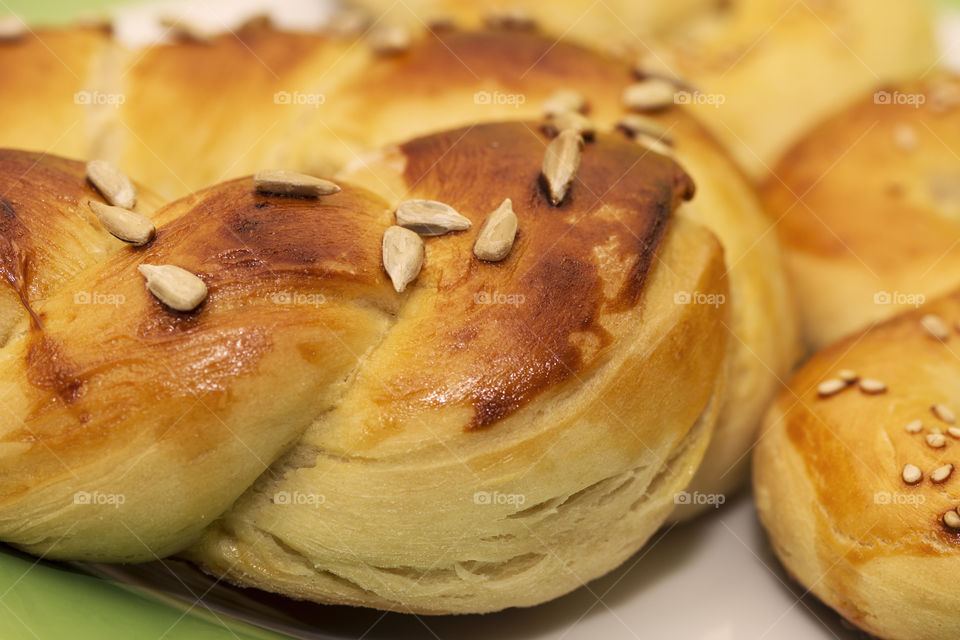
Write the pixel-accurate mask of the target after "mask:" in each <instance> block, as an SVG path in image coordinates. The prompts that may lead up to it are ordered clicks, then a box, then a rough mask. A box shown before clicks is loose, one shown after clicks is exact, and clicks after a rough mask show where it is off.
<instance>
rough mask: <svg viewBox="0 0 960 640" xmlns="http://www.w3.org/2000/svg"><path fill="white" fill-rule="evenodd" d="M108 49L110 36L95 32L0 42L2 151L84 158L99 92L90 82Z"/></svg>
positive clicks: (54, 32) (46, 32) (51, 32)
mask: <svg viewBox="0 0 960 640" xmlns="http://www.w3.org/2000/svg"><path fill="white" fill-rule="evenodd" d="M109 46H110V35H109V33H108V32H107V31H106V30H105V29H102V28H95V27H75V28H70V29H33V30H32V31H30V32H28V33H26V34H24V35H23V36H22V37H20V38H16V39H12V40H4V41H3V42H0V68H2V69H3V82H0V146H4V147H15V148H19V149H28V150H31V151H42V152H48V153H57V154H61V155H64V156H67V157H72V158H85V157H86V156H88V155H89V152H90V144H91V140H90V126H89V125H88V118H89V116H90V114H91V112H92V110H93V109H94V106H93V105H92V102H96V99H97V97H96V96H94V95H93V92H94V91H95V90H97V89H101V92H102V87H99V86H97V85H96V84H95V83H94V82H92V78H93V76H94V75H95V74H96V73H97V71H98V69H99V67H100V64H101V61H102V59H103V57H104V56H105V55H106V51H107V49H108V48H109ZM104 97H105V96H104ZM40 114H42V116H41V115H40Z"/></svg>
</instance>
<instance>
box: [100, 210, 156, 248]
mask: <svg viewBox="0 0 960 640" xmlns="http://www.w3.org/2000/svg"><path fill="white" fill-rule="evenodd" d="M89 205H90V209H91V210H92V211H93V213H94V214H95V215H96V216H97V219H98V220H99V221H100V224H101V225H102V226H103V228H104V229H106V230H107V231H109V232H110V233H112V234H113V235H114V236H116V237H117V238H119V239H121V240H123V241H124V242H129V243H130V244H132V245H135V246H141V245H145V244H147V243H148V242H150V241H151V240H153V236H154V234H155V233H156V231H157V229H156V227H154V226H153V222H151V221H150V218H148V217H146V216H142V215H140V214H139V213H135V212H133V211H130V210H129V209H124V208H123V207H113V206H110V205H108V204H103V203H102V202H97V201H96V200H91V201H90V202H89Z"/></svg>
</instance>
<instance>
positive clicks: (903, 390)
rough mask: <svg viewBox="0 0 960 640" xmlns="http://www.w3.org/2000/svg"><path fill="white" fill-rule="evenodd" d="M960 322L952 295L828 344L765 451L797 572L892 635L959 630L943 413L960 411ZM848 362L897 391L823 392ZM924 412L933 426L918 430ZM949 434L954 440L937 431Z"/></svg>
mask: <svg viewBox="0 0 960 640" xmlns="http://www.w3.org/2000/svg"><path fill="white" fill-rule="evenodd" d="M926 314H936V315H938V316H939V317H940V318H941V319H942V320H943V321H945V322H946V323H947V325H948V326H949V327H951V330H950V332H949V333H950V336H949V337H948V338H947V339H946V341H943V342H941V341H940V340H938V339H936V338H934V337H933V336H931V334H930V333H929V332H928V331H927V329H925V328H924V326H923V324H922V323H921V319H922V318H923V317H924V315H926ZM958 319H960V294H957V293H954V294H951V295H950V296H948V297H946V298H943V299H940V300H937V301H935V302H933V303H931V304H929V305H927V306H926V307H924V308H922V309H919V310H915V311H910V312H907V313H905V314H903V315H900V316H897V317H896V318H894V319H892V320H889V321H886V322H884V323H883V324H881V325H879V326H877V327H875V328H873V329H871V330H870V331H868V332H866V333H864V334H862V335H856V336H851V337H849V338H847V339H845V340H843V341H841V342H839V343H837V344H835V345H833V346H831V347H829V348H827V349H825V350H824V351H822V352H820V353H819V354H817V355H816V356H815V357H814V358H813V359H812V360H810V362H808V363H807V365H805V366H804V367H803V369H801V370H800V372H799V373H798V374H797V376H796V377H795V378H794V380H793V381H792V382H791V384H790V387H789V389H788V390H786V391H785V392H784V393H783V395H782V396H781V397H780V399H779V400H778V402H777V403H776V405H775V406H774V407H773V408H772V409H771V411H770V414H769V416H768V419H767V425H766V428H765V430H764V433H763V436H762V437H761V441H760V444H759V446H758V448H757V452H756V455H755V458H754V479H755V483H756V487H755V490H756V495H757V504H758V508H759V511H760V516H761V519H762V520H763V522H764V524H765V526H766V527H767V529H768V531H769V532H770V535H771V539H772V541H773V544H774V548H775V549H776V550H777V553H778V555H779V556H780V558H781V560H782V561H783V562H784V564H785V565H786V566H787V568H788V570H789V571H790V572H791V573H792V574H793V575H795V576H796V577H797V579H799V580H800V581H801V582H802V583H803V584H804V585H805V586H807V587H809V588H811V589H812V590H813V591H814V593H816V594H817V595H818V596H819V597H820V598H821V599H823V600H824V601H825V602H826V603H827V604H829V605H830V606H832V607H834V608H835V609H837V610H838V611H840V612H841V613H842V614H843V615H844V616H846V617H847V618H848V619H850V620H851V621H853V622H855V623H856V624H857V625H859V626H861V627H862V628H864V629H865V630H867V631H869V632H871V633H873V634H876V635H878V636H879V637H883V638H891V639H901V638H904V639H905V638H938V637H953V636H954V635H956V634H957V633H958V630H960V616H957V615H956V613H955V611H954V607H953V606H952V605H950V604H948V603H949V602H951V601H952V600H953V597H954V596H955V595H956V592H957V591H956V586H955V584H954V582H953V580H952V578H951V577H950V576H951V574H952V573H954V571H955V568H956V566H957V562H958V556H960V546H958V545H960V535H958V533H957V531H954V530H951V529H949V528H947V527H946V526H945V525H944V524H943V521H942V517H943V514H944V513H945V512H947V511H950V510H952V509H955V508H956V507H957V506H958V505H960V485H958V482H960V480H958V478H960V476H958V475H957V473H956V472H954V473H952V474H951V475H950V476H949V477H948V478H947V479H946V480H945V481H942V482H935V481H934V480H933V478H932V477H931V474H932V472H933V471H934V470H935V469H937V468H938V467H941V466H943V465H947V464H953V465H955V466H960V457H958V456H957V452H958V451H960V441H958V440H957V438H956V437H955V436H953V435H950V433H949V432H948V430H949V428H950V427H952V426H953V424H952V423H950V422H947V421H945V420H943V419H941V418H939V417H937V415H935V414H934V413H933V412H932V411H931V407H932V406H933V405H936V404H944V405H945V406H946V407H948V408H952V409H954V410H955V409H956V407H955V404H954V400H955V394H954V392H953V389H954V388H955V386H956V381H957V377H958V368H957V359H956V353H955V348H954V346H955V345H954V343H955V342H956V341H957V340H958V339H960V336H958V334H957V332H956V331H955V330H954V329H952V327H954V325H955V323H956V321H957V320H958ZM904 354H909V356H908V357H905V355H904ZM843 369H849V370H852V371H854V372H855V373H857V374H858V375H859V376H860V377H861V379H862V378H867V377H869V378H872V379H877V380H879V381H882V382H883V383H885V384H886V386H887V391H886V392H884V393H881V394H878V395H871V394H868V393H864V392H863V391H861V390H860V389H859V388H858V387H857V386H856V384H854V385H851V386H850V387H848V388H846V389H845V390H843V391H840V392H839V393H837V394H836V395H831V396H828V397H823V396H822V394H820V393H818V386H819V385H820V384H821V383H822V382H823V381H824V380H827V379H831V378H835V377H837V375H838V372H839V371H841V370H843ZM915 420H920V421H922V424H923V427H922V429H920V430H919V431H911V430H908V429H907V425H908V424H910V423H911V422H913V421H915ZM937 433H940V434H942V435H943V438H944V441H945V443H944V444H943V445H942V446H933V445H931V444H930V443H929V442H928V441H927V437H928V436H931V435H934V434H937ZM936 439H937V438H936V437H935V438H934V444H939V443H936ZM908 464H909V465H915V466H917V467H918V468H919V469H920V471H921V472H922V474H923V477H922V479H921V480H920V481H919V482H918V483H916V484H910V483H909V482H908V481H907V479H905V478H904V477H903V473H904V467H905V465H908ZM906 611H909V615H906V614H905V612H906Z"/></svg>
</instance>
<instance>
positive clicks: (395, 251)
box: [383, 225, 423, 293]
mask: <svg viewBox="0 0 960 640" xmlns="http://www.w3.org/2000/svg"><path fill="white" fill-rule="evenodd" d="M422 267H423V240H422V239H421V238H420V236H418V235H417V234H416V233H414V232H413V231H410V230H409V229H404V228H403V227H398V226H396V225H394V226H392V227H388V228H387V230H386V231H384V232H383V268H384V270H385V271H386V272H387V275H388V276H390V281H391V282H393V288H394V289H396V290H397V293H402V292H403V290H404V289H406V288H407V285H408V284H410V283H411V282H412V281H413V279H414V278H416V277H417V275H419V273H420V269H421V268H422Z"/></svg>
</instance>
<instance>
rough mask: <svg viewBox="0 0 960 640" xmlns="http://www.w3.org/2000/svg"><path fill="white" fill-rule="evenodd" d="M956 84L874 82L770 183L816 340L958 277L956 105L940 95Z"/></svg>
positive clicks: (772, 206)
mask: <svg viewBox="0 0 960 640" xmlns="http://www.w3.org/2000/svg"><path fill="white" fill-rule="evenodd" d="M957 91H960V83H958V80H957V79H955V78H947V77H936V78H931V79H929V80H927V81H925V82H922V83H918V84H914V85H908V86H903V87H896V88H894V87H888V88H886V89H882V90H878V93H877V94H876V96H878V98H877V99H875V97H874V96H873V95H871V96H870V97H868V98H865V99H863V100H861V101H860V102H858V103H857V104H856V105H854V106H852V107H850V108H849V109H847V110H846V111H844V112H842V113H840V114H838V115H837V116H835V117H833V118H832V119H830V120H828V121H827V122H825V123H823V124H822V125H821V126H820V127H819V128H818V129H817V130H816V131H815V132H814V133H812V134H811V135H810V136H809V137H808V138H806V139H805V140H804V141H803V142H801V143H800V144H798V145H797V146H796V147H795V148H794V149H793V150H791V151H790V152H789V153H788V154H787V155H786V157H785V158H784V160H783V162H782V163H781V164H780V165H778V167H777V169H776V171H775V176H772V177H771V178H769V179H768V181H767V183H766V185H765V186H764V188H763V197H764V199H765V202H766V203H767V206H768V209H769V210H770V214H771V216H773V218H774V219H775V220H776V221H777V227H778V232H779V235H780V238H781V241H782V243H783V245H784V247H785V249H786V251H787V264H788V268H789V272H790V276H791V279H792V280H793V283H794V288H795V290H796V295H797V298H798V302H799V308H800V310H801V313H802V315H803V321H804V331H805V333H806V336H807V340H808V342H810V343H811V345H812V346H814V347H819V346H823V345H825V344H828V343H829V342H831V341H833V340H835V339H837V338H839V337H841V336H843V335H845V334H847V333H849V332H851V331H854V330H856V329H860V328H863V327H865V326H868V325H869V324H870V323H872V322H876V321H879V320H881V319H883V318H886V317H889V316H890V315H892V314H894V313H896V312H897V311H900V310H903V309H905V308H908V307H911V306H916V305H917V304H919V303H922V302H923V300H924V299H932V298H933V297H935V296H937V295H940V294H943V293H945V292H946V291H948V290H950V289H952V288H953V287H955V286H956V284H957V283H958V282H960V280H958V278H957V276H956V273H958V269H960V249H958V247H957V242H956V241H957V238H958V237H960V236H958V234H960V227H958V218H957V215H958V214H957V212H958V211H960V198H958V196H957V194H956V189H955V188H953V187H952V186H951V184H953V183H954V182H955V178H956V177H957V176H960V161H958V159H957V157H956V155H955V154H954V151H953V148H954V147H955V146H956V144H957V142H960V104H952V105H951V104H950V103H949V102H945V99H944V98H943V96H944V95H946V96H949V95H950V94H951V93H954V94H955V93H956V92H957ZM885 96H889V97H890V99H891V102H890V103H887V102H886V101H885V99H884V97H885ZM900 100H902V102H898V101H900ZM954 101H955V99H954Z"/></svg>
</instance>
